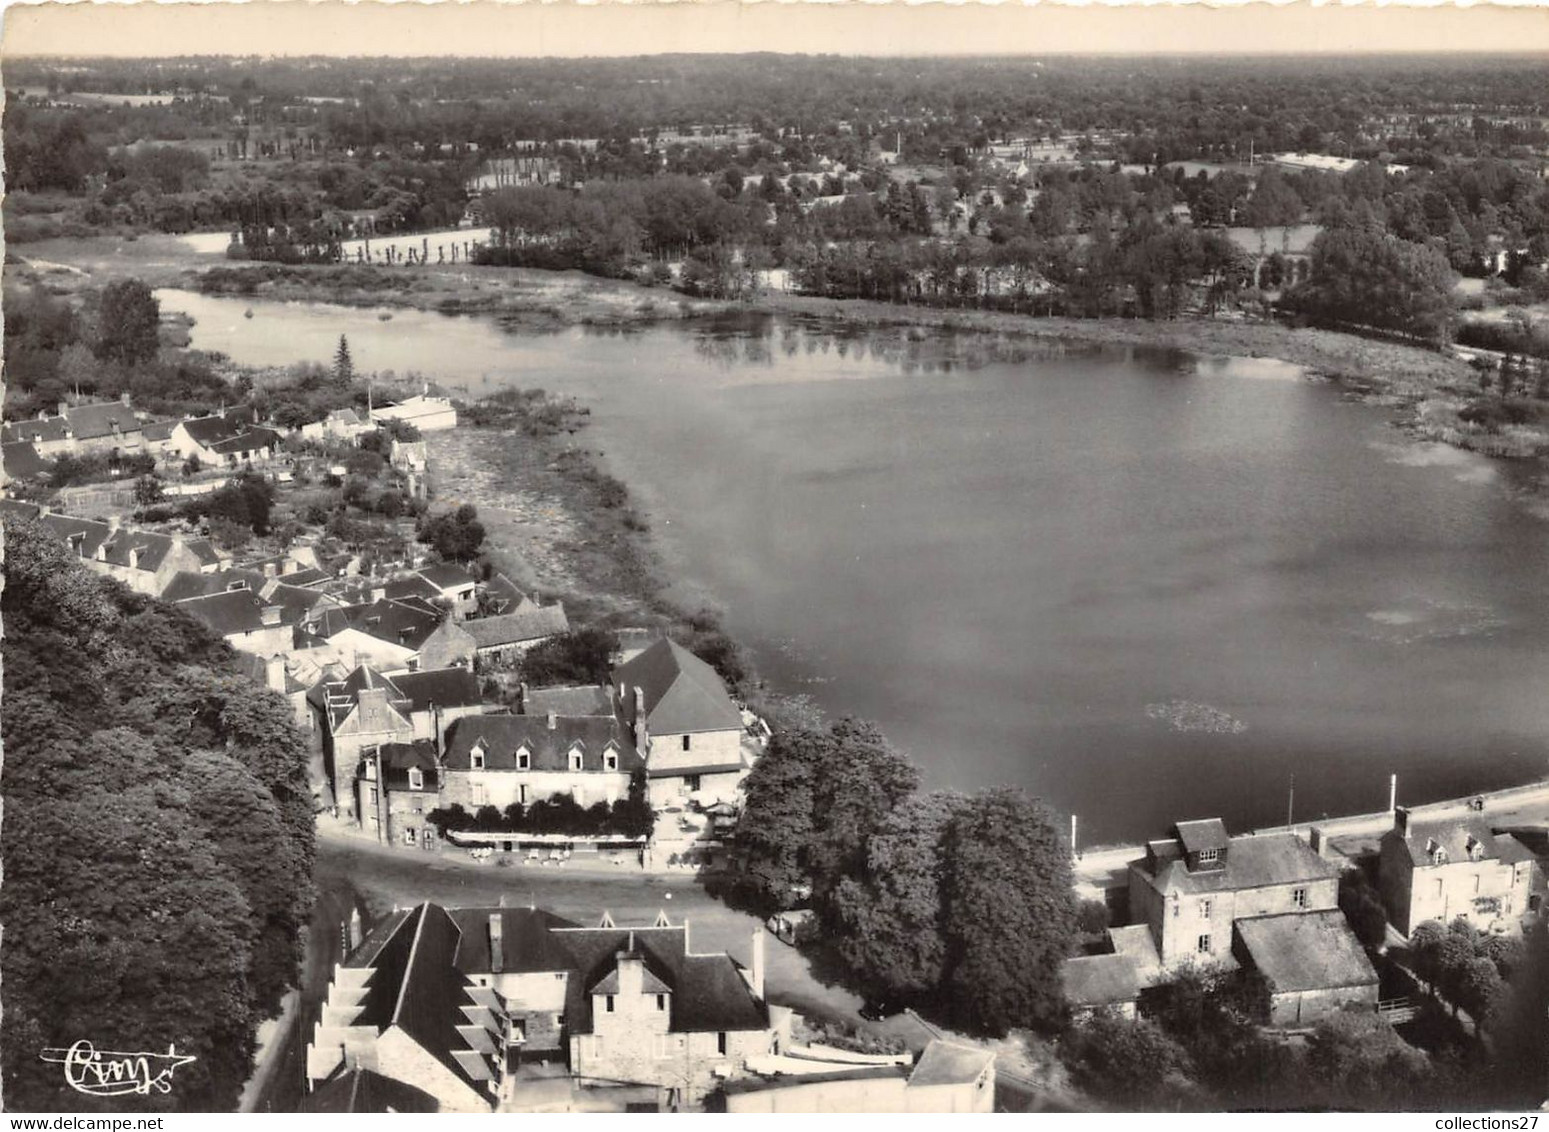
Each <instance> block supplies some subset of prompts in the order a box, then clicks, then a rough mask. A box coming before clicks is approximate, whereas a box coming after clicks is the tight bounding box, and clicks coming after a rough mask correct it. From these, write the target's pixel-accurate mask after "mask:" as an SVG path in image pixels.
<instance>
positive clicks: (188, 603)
mask: <svg viewBox="0 0 1549 1132" xmlns="http://www.w3.org/2000/svg"><path fill="white" fill-rule="evenodd" d="M266 604H267V603H265V602H264V601H262V600H260V599H259V597H258V595H257V594H255V593H253V592H252V591H251V590H231V591H228V592H224V593H215V594H210V595H209V596H208V597H191V598H187V599H185V600H183V601H180V602H178V603H177V607H178V608H179V609H181V610H182V611H183V612H184V613H187V614H188V615H189V616H190V617H193V618H194V619H195V620H196V621H199V622H201V623H203V624H204V625H205V626H207V627H208V628H209V629H210V630H211V632H214V633H216V634H218V635H219V636H222V637H225V636H230V635H231V634H233V633H251V632H253V631H254V630H256V629H262V628H264V627H265V626H264V616H263V614H264V607H265V605H266ZM277 624H280V625H284V624H288V622H286V621H285V614H284V612H283V610H282V612H281V614H280V621H279V622H277Z"/></svg>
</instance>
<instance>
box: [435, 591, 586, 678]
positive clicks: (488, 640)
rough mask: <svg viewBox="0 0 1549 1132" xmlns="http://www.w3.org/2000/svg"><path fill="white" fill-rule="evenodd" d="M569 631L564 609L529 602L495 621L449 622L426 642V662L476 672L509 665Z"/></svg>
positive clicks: (472, 619) (498, 615)
mask: <svg viewBox="0 0 1549 1132" xmlns="http://www.w3.org/2000/svg"><path fill="white" fill-rule="evenodd" d="M465 580H466V581H467V582H468V583H469V584H470V587H471V584H472V579H471V578H467V577H466V576H465ZM470 592H471V591H470ZM454 608H455V607H454ZM569 631H570V622H569V620H568V619H567V618H566V616H565V607H564V606H563V605H561V604H559V603H558V602H556V603H555V604H553V605H544V606H539V605H536V604H533V603H532V602H531V601H529V602H527V603H525V604H524V605H523V606H519V607H518V608H517V609H515V610H513V611H512V612H510V613H499V614H496V615H495V616H493V617H474V618H469V619H468V620H466V621H458V620H455V619H454V618H449V619H448V620H446V621H445V622H443V623H442V624H441V626H440V627H439V628H438V629H437V630H436V631H435V633H433V634H432V635H431V636H430V637H429V638H428V639H427V640H426V641H425V644H424V646H423V648H422V660H423V661H424V663H426V664H434V665H436V666H438V667H445V666H447V665H452V664H464V665H468V666H469V667H471V668H474V669H476V670H483V669H485V668H488V667H498V666H502V665H509V664H511V663H513V662H515V661H517V660H520V659H521V657H522V655H523V654H524V653H526V652H527V650H528V649H530V648H532V647H533V646H534V645H538V644H541V643H542V642H544V641H546V640H548V639H549V638H550V637H557V636H559V635H561V634H562V633H568V632H569Z"/></svg>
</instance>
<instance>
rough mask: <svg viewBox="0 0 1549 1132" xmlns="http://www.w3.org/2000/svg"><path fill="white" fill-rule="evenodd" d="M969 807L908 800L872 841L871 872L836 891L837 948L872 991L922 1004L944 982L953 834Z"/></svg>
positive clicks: (960, 802) (955, 801) (949, 799)
mask: <svg viewBox="0 0 1549 1132" xmlns="http://www.w3.org/2000/svg"><path fill="white" fill-rule="evenodd" d="M967 805H968V799H967V798H966V797H964V796H963V795H961V794H951V793H945V792H940V793H931V794H920V795H916V796H914V797H911V798H909V799H907V800H906V801H904V802H902V803H900V804H899V806H898V807H897V808H896V809H894V810H893V811H892V812H890V813H888V814H887V815H886V816H884V817H883V818H882V819H881V820H880V822H879V823H878V826H877V829H876V831H875V832H874V833H873V834H872V836H871V839H870V840H869V841H868V842H867V845H866V858H865V869H864V871H863V872H862V873H861V874H860V875H854V876H846V877H843V878H842V879H841V880H840V882H839V885H838V887H837V888H836V889H835V890H834V896H833V906H834V909H835V912H836V918H837V920H838V923H839V931H838V932H837V933H836V938H835V947H836V949H837V950H838V953H839V955H840V957H841V958H843V959H844V961H845V963H846V964H847V965H848V966H849V968H850V970H851V971H853V972H855V973H856V974H857V976H858V977H859V981H860V982H861V983H862V985H863V986H864V988H865V989H866V990H867V992H868V993H870V994H873V995H875V996H877V997H884V998H903V999H916V1000H919V999H924V998H927V997H929V996H931V995H933V994H934V993H935V992H936V990H937V988H938V987H939V986H940V985H941V976H942V970H943V964H944V963H945V960H946V950H947V943H946V933H945V930H944V924H943V922H942V901H941V880H942V874H943V872H944V871H945V867H946V852H945V850H946V835H947V829H948V827H949V826H950V824H951V822H952V821H953V819H954V818H956V817H957V816H959V815H960V814H962V813H963V811H964V810H965V809H966V807H967Z"/></svg>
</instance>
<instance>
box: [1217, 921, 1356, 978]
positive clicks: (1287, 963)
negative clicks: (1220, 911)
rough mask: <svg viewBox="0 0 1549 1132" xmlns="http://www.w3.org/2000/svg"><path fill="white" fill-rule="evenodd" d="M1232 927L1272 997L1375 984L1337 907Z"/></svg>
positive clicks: (1247, 922)
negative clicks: (1269, 987) (1270, 987)
mask: <svg viewBox="0 0 1549 1132" xmlns="http://www.w3.org/2000/svg"><path fill="white" fill-rule="evenodd" d="M1235 928H1236V931H1237V934H1238V936H1239V938H1241V940H1242V942H1243V946H1244V947H1246V948H1247V950H1248V957H1249V959H1250V960H1251V961H1252V963H1253V965H1254V966H1255V967H1257V968H1258V969H1259V971H1260V972H1261V973H1262V974H1264V975H1265V976H1266V977H1268V979H1269V980H1270V982H1271V984H1272V990H1273V991H1274V992H1275V993H1279V994H1290V993H1294V992H1297V991H1315V990H1324V989H1333V988H1336V987H1361V986H1376V984H1377V972H1376V971H1375V970H1374V969H1373V968H1372V965H1371V961H1370V960H1369V959H1367V958H1366V952H1365V951H1364V950H1362V948H1361V944H1360V941H1359V940H1357V939H1356V938H1355V933H1354V932H1352V931H1351V930H1350V925H1349V924H1348V923H1346V922H1345V914H1344V913H1343V912H1341V911H1340V910H1339V909H1337V908H1334V909H1330V910H1329V911H1326V912H1288V913H1286V914H1285V915H1281V916H1256V917H1253V918H1251V919H1245V920H1238V921H1237V922H1236V924H1235Z"/></svg>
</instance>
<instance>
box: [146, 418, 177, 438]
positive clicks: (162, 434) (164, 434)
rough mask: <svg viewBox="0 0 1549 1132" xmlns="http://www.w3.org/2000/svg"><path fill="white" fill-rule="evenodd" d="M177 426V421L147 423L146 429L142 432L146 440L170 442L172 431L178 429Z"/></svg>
mask: <svg viewBox="0 0 1549 1132" xmlns="http://www.w3.org/2000/svg"><path fill="white" fill-rule="evenodd" d="M177 426H178V422H177V421H146V422H145V427H144V428H143V429H141V432H143V433H144V434H145V439H146V440H150V441H162V440H170V439H171V438H172V430H173V429H175V428H177Z"/></svg>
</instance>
